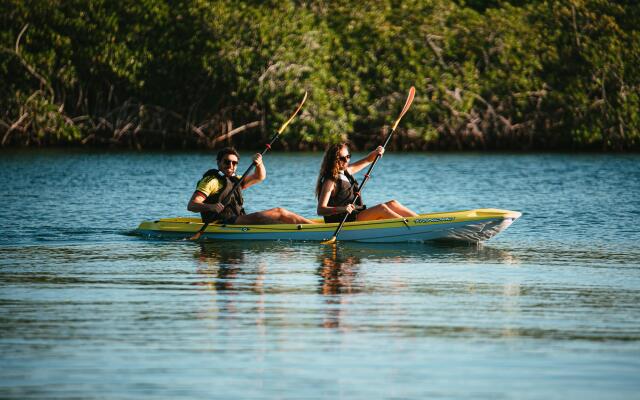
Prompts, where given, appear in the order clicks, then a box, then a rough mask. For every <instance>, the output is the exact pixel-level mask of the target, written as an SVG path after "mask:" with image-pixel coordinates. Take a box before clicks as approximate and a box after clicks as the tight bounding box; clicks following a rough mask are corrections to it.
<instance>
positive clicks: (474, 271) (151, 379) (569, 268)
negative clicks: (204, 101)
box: [0, 151, 640, 399]
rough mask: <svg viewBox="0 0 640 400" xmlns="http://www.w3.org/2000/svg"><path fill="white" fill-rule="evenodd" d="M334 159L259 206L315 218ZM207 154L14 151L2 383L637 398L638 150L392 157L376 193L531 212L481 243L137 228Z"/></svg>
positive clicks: (106, 392) (271, 191) (1, 185)
mask: <svg viewBox="0 0 640 400" xmlns="http://www.w3.org/2000/svg"><path fill="white" fill-rule="evenodd" d="M248 156H249V154H244V157H243V159H242V160H241V165H240V168H239V169H240V170H242V171H244V169H245V168H246V167H247V163H246V162H247V159H248V158H249V157H248ZM320 158H321V155H320V154H317V153H315V154H314V153H309V154H277V153H270V154H268V155H267V157H266V159H265V161H266V165H267V168H268V172H269V177H268V178H267V180H266V181H265V182H264V183H263V184H261V185H258V186H255V187H253V188H251V189H249V190H248V191H247V192H246V198H247V201H248V202H249V207H248V208H249V209H250V211H257V210H258V209H265V208H269V207H275V206H284V207H286V208H289V209H291V210H293V211H296V212H298V213H301V214H304V215H307V216H313V211H314V209H315V204H314V201H313V194H312V192H313V186H314V181H315V174H316V172H317V167H318V164H319V162H320ZM212 160H213V158H212V156H210V155H206V154H136V153H117V154H104V153H84V152H55V151H47V152H17V153H16V152H0V203H1V204H2V207H0V220H1V221H2V235H1V236H0V364H1V366H2V368H1V369H0V398H15V399H41V398H65V399H69V398H78V399H94V398H95V399H104V398H109V399H112V398H116V399H118V398H122V399H130V398H153V399H157V398H167V399H176V398H181V399H182V398H223V399H232V398H256V399H259V398H344V399H371V398H393V399H407V398H419V399H422V398H474V399H477V398H486V399H502V398H505V399H509V398H518V399H520V398H526V399H528V398H532V399H548V398H557V399H567V398H574V399H576V398H580V399H603V398H607V399H612V398H613V399H615V398H618V399H633V398H635V399H637V398H638V393H639V392H640V249H639V246H638V243H640V230H639V229H638V222H637V221H638V219H639V217H640V156H638V155H567V154H558V155H555V154H554V155H495V154H446V155H443V154H435V155H434V154H417V153H416V154H411V153H396V154H391V153H389V154H387V155H386V156H385V157H384V158H383V160H382V161H381V163H380V164H379V165H378V166H377V167H376V170H375V171H374V175H373V177H372V180H371V181H370V182H369V184H368V185H367V188H366V190H365V200H366V202H367V203H368V204H374V203H377V202H381V201H385V200H388V199H390V198H396V199H397V200H399V201H401V202H402V203H404V204H405V205H407V206H409V207H410V208H413V209H415V210H417V211H421V212H427V211H445V210H459V209H469V208H480V207H496V208H506V209H512V210H518V211H522V212H523V213H524V215H523V217H522V218H521V219H520V220H518V221H517V222H516V223H515V224H514V225H512V226H511V228H509V229H508V230H507V231H506V232H503V233H502V234H500V235H498V236H497V237H496V238H494V239H493V240H491V241H489V242H487V243H486V244H484V245H482V246H478V247H476V246H450V245H449V246H443V245H427V244H425V245H417V244H407V245H368V244H349V243H340V245H339V246H338V248H337V249H336V250H335V251H334V249H333V248H331V247H326V246H321V245H318V244H316V243H288V242H286V243H279V242H273V243H209V244H198V243H193V242H185V241H150V240H144V239H141V238H138V237H133V236H128V235H126V233H127V232H128V231H130V230H132V229H133V228H135V227H136V226H137V224H138V223H139V222H140V221H141V220H143V219H157V218H160V217H169V216H185V215H189V213H188V212H187V211H186V203H187V201H188V199H189V197H190V195H191V192H192V191H193V189H194V186H195V182H196V181H197V179H198V178H199V177H200V175H201V174H202V173H203V172H204V171H205V170H206V169H208V168H209V167H211V166H212Z"/></svg>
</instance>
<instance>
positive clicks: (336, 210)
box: [317, 179, 354, 217]
mask: <svg viewBox="0 0 640 400" xmlns="http://www.w3.org/2000/svg"><path fill="white" fill-rule="evenodd" d="M335 187H336V184H335V182H334V181H332V180H331V179H327V180H325V181H324V183H323V184H322V190H321V191H320V196H318V209H317V213H318V215H321V216H323V217H324V216H326V215H333V214H342V213H345V212H346V213H349V214H351V212H353V210H354V207H353V205H351V204H349V205H346V206H340V207H330V206H329V205H328V203H329V198H330V197H331V193H332V192H333V189H334V188H335Z"/></svg>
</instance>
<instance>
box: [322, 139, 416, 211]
mask: <svg viewBox="0 0 640 400" xmlns="http://www.w3.org/2000/svg"><path fill="white" fill-rule="evenodd" d="M378 154H380V156H382V154H384V147H382V146H378V148H377V149H375V150H374V151H372V152H371V153H369V155H367V156H366V157H365V158H363V159H362V160H358V161H356V162H354V163H353V164H351V165H349V160H350V159H351V154H349V146H348V145H347V143H338V144H334V145H332V146H330V147H329V148H328V149H327V151H326V152H325V154H324V158H323V160H322V166H321V167H320V174H319V175H318V182H317V183H316V197H317V198H318V215H322V216H324V221H325V222H342V220H343V218H344V217H345V214H349V216H348V217H347V220H346V222H352V221H368V220H374V219H387V218H402V217H415V216H416V215H418V214H416V213H415V212H413V211H411V210H410V209H408V208H406V207H405V206H403V205H402V204H400V203H399V202H397V201H396V200H390V201H387V202H386V203H382V204H377V205H375V206H373V207H369V208H367V207H366V206H365V205H364V204H363V203H362V198H361V197H358V199H357V200H356V205H355V206H354V205H353V204H352V203H353V200H355V198H356V193H357V192H358V191H359V190H360V189H359V188H358V183H357V182H356V180H355V178H354V177H353V176H352V175H354V174H355V173H356V172H358V171H360V170H361V169H363V168H364V167H366V166H367V165H369V164H371V163H372V162H373V161H374V160H375V159H376V156H377V155H378ZM354 183H355V184H354ZM352 184H353V186H352Z"/></svg>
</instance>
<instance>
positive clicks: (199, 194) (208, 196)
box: [187, 147, 314, 225]
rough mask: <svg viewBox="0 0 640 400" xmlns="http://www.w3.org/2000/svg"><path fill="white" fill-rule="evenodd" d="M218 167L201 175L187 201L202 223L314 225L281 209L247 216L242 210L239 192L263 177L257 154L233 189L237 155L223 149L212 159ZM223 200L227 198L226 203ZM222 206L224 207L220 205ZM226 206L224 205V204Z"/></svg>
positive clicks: (264, 175) (260, 158)
mask: <svg viewBox="0 0 640 400" xmlns="http://www.w3.org/2000/svg"><path fill="white" fill-rule="evenodd" d="M216 159H217V163H218V168H217V169H215V168H214V169H210V170H209V171H207V172H205V174H204V175H203V176H202V179H200V180H199V181H198V184H197V185H196V190H195V191H194V192H193V195H192V196H191V200H189V205H187V210H189V211H192V212H199V213H200V215H201V216H202V220H203V221H204V222H213V221H219V222H221V223H223V224H230V225H231V224H241V225H256V224H313V223H314V222H313V221H311V220H309V219H306V218H304V217H301V216H300V215H298V214H295V213H293V212H291V211H289V210H286V209H284V208H281V207H277V208H272V209H269V210H264V211H258V212H254V213H251V214H247V213H245V211H244V207H243V204H244V200H243V198H242V191H243V190H244V189H246V188H248V187H250V186H253V185H255V184H256V183H259V182H262V181H263V180H264V178H266V177H267V170H266V169H265V167H264V164H263V163H262V155H261V154H260V153H258V154H256V155H255V156H254V157H253V161H254V162H255V170H254V172H253V173H252V174H250V175H248V176H246V177H245V178H244V180H243V181H242V183H241V184H240V185H239V186H238V187H237V188H236V189H235V190H234V189H233V187H234V184H235V183H236V182H238V181H240V179H241V178H242V177H240V176H237V175H236V168H237V167H238V162H239V161H240V155H239V154H238V152H237V151H236V150H235V149H234V148H233V147H226V148H224V149H222V150H220V151H219V152H218V155H217V157H216ZM227 197H230V198H229V199H228V200H225V199H227ZM223 203H224V204H223ZM225 204H226V205H225Z"/></svg>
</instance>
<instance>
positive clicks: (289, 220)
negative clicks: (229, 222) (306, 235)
mask: <svg viewBox="0 0 640 400" xmlns="http://www.w3.org/2000/svg"><path fill="white" fill-rule="evenodd" d="M235 223H236V224H240V225H251V224H254V225H266V224H315V222H314V221H311V220H310V219H307V218H304V217H302V216H300V215H298V214H296V213H293V212H291V211H289V210H287V209H285V208H282V207H276V208H271V209H269V210H264V211H258V212H254V213H251V214H247V215H241V216H239V217H238V218H237V219H236V222H235Z"/></svg>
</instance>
